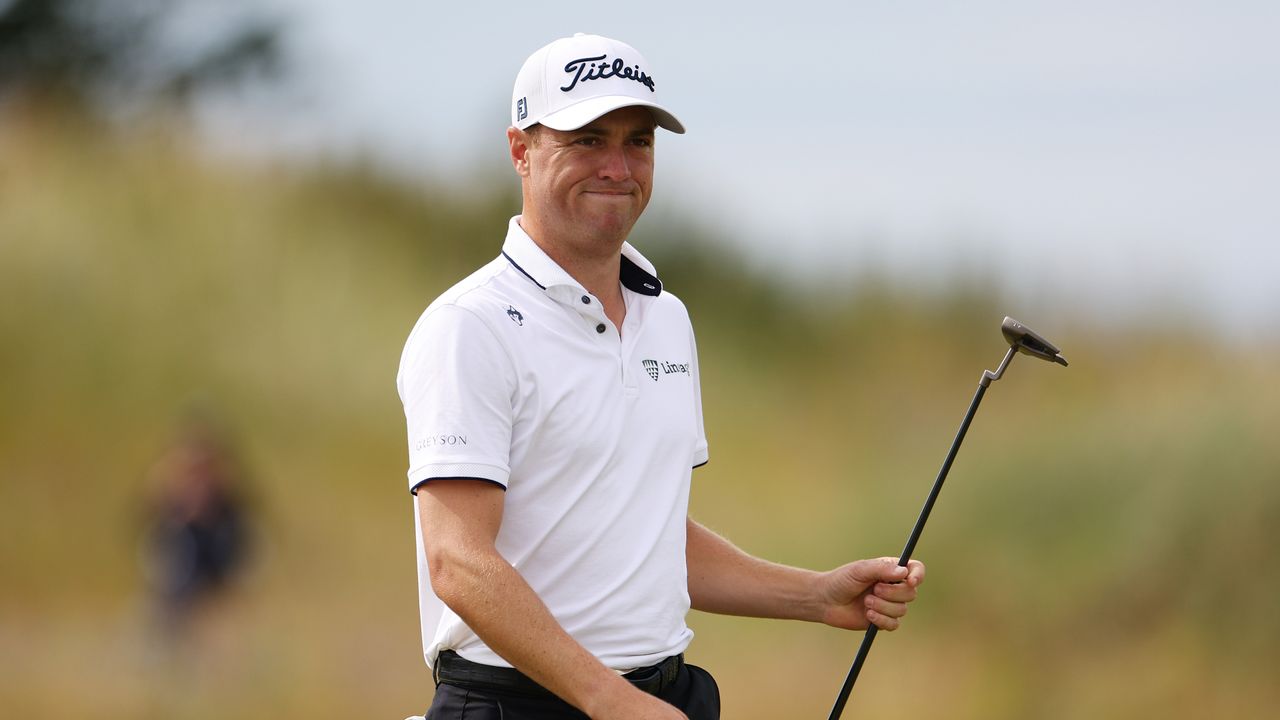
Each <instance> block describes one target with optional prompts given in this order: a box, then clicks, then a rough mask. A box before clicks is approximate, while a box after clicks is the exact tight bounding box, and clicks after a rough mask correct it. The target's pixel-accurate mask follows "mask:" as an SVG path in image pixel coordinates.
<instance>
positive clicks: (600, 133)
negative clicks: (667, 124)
mask: <svg viewBox="0 0 1280 720" xmlns="http://www.w3.org/2000/svg"><path fill="white" fill-rule="evenodd" d="M656 130H657V126H654V127H651V128H645V127H639V128H635V129H633V130H630V131H628V132H627V137H629V138H631V137H653V135H654V133H655V132H656ZM571 132H572V133H573V134H574V135H577V136H581V135H591V136H593V137H604V136H605V135H608V134H609V133H608V132H606V131H605V129H604V128H602V127H600V126H598V125H587V126H585V127H580V128H578V129H577V130H573V131H571Z"/></svg>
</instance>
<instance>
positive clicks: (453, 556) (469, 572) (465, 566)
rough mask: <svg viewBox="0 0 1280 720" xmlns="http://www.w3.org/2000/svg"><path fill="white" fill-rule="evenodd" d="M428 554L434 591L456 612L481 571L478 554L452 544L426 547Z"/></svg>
mask: <svg viewBox="0 0 1280 720" xmlns="http://www.w3.org/2000/svg"><path fill="white" fill-rule="evenodd" d="M426 554H427V568H428V571H429V574H428V577H430V579H431V590H432V592H434V593H435V594H436V597H438V598H440V601H441V602H443V603H444V604H445V605H447V606H449V608H450V609H452V610H454V611H455V612H457V611H458V609H459V608H460V607H461V606H462V605H463V603H464V602H465V599H466V598H467V596H468V595H470V594H472V593H471V588H472V587H474V584H475V583H476V582H477V579H478V578H479V577H480V575H481V574H482V573H481V572H480V571H479V564H480V559H479V554H478V553H476V552H467V551H466V549H464V548H459V547H456V546H453V545H435V544H433V545H429V546H428V547H427V548H426Z"/></svg>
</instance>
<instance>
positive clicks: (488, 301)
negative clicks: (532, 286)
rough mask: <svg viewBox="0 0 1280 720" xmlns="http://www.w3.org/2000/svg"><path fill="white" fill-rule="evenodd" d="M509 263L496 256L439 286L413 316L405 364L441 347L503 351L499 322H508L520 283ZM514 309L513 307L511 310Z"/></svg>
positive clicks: (402, 362) (448, 350)
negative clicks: (436, 293) (443, 287)
mask: <svg viewBox="0 0 1280 720" xmlns="http://www.w3.org/2000/svg"><path fill="white" fill-rule="evenodd" d="M525 283H527V281H525V280H524V279H523V278H521V277H513V271H512V269H511V265H510V263H508V262H506V260H505V259H503V258H502V257H501V256H499V257H498V258H497V259H495V260H493V261H491V262H489V263H487V264H486V265H484V266H483V267H481V268H480V269H478V270H476V271H475V272H474V273H472V274H471V275H469V276H467V277H466V278H464V279H462V280H460V281H459V282H458V283H456V284H455V285H454V286H453V287H451V288H449V289H448V290H446V291H444V292H443V293H441V294H440V296H439V297H437V298H436V299H435V300H434V301H432V302H431V304H430V305H428V306H427V308H426V310H424V311H423V312H422V314H421V315H420V316H419V317H418V320H417V322H416V323H414V326H413V329H412V330H411V331H410V332H409V336H408V338H407V339H406V340H405V345H404V351H403V353H402V354H401V357H400V367H401V371H402V373H403V371H404V369H405V368H406V366H410V365H413V364H415V362H417V361H421V360H422V359H424V358H426V357H431V356H435V355H438V354H440V353H442V352H444V353H453V352H455V351H457V350H460V349H463V348H465V349H467V350H470V351H475V350H491V351H494V352H503V353H504V354H505V348H504V347H503V342H502V334H503V326H502V324H501V323H510V322H511V321H512V320H513V319H514V318H513V317H512V313H513V305H512V303H513V302H514V301H513V299H512V296H513V295H518V294H519V292H520V285H522V284H525ZM516 314H518V311H517V312H516Z"/></svg>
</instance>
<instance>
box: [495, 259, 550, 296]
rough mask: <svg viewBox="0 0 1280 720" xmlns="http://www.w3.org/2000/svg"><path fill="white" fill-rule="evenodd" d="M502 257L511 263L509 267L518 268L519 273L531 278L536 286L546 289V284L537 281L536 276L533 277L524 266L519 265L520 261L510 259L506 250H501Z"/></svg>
mask: <svg viewBox="0 0 1280 720" xmlns="http://www.w3.org/2000/svg"><path fill="white" fill-rule="evenodd" d="M502 257H504V258H506V259H507V262H509V263H511V267H513V268H515V269H517V270H519V271H520V274H521V275H524V276H525V277H527V278H529V279H530V280H532V281H533V284H534V285H537V286H538V287H540V288H542V289H543V290H546V289H547V286H546V285H543V284H542V283H540V282H538V279H537V278H535V277H534V276H532V275H530V274H529V271H528V270H525V269H524V268H522V267H520V263H518V262H516V261H515V260H512V259H511V256H510V255H508V254H507V251H506V250H503V251H502Z"/></svg>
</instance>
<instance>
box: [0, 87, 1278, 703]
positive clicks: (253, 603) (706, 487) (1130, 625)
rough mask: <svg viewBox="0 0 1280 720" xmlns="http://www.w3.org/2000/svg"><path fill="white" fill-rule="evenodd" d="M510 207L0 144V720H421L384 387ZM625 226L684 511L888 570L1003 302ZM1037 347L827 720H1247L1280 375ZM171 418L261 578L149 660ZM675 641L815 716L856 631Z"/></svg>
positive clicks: (733, 684) (1265, 655) (1156, 349)
mask: <svg viewBox="0 0 1280 720" xmlns="http://www.w3.org/2000/svg"><path fill="white" fill-rule="evenodd" d="M0 118H4V116H0ZM513 188H514V183H512V186H511V187H507V188H503V189H502V190H501V191H497V192H495V193H493V194H492V195H490V196H487V197H465V196H460V195H459V194H458V193H456V192H454V191H451V190H450V189H449V188H445V187H425V188H424V187H407V186H404V185H396V184H392V183H390V182H387V181H384V180H381V179H379V178H378V177H377V176H376V175H375V174H372V173H368V172H360V171H356V170H350V169H344V168H313V169H309V170H302V169H297V168H292V169H284V168H264V167H254V168H246V167H243V166H237V165H227V164H222V163H219V162H216V161H213V160H210V159H208V158H201V157H199V156H198V155H197V154H196V153H195V152H193V151H191V150H190V149H188V146H187V144H186V143H185V142H184V141H183V138H182V136H181V135H180V134H178V133H172V132H167V131H163V130H151V131H148V130H135V131H133V132H131V133H130V134H129V135H127V136H125V137H119V136H108V135H107V134H104V133H102V132H100V131H99V130H97V129H96V128H94V127H91V126H85V125H83V124H80V123H77V122H74V121H70V120H67V119H66V118H64V117H60V116H57V115H47V114H41V113H37V112H33V111H27V112H26V113H25V114H21V113H18V112H11V113H10V114H9V115H8V116H7V118H5V119H3V120H2V121H0V528H2V532H3V538H4V542H3V544H2V545H0V647H2V648H3V651H0V677H4V682H3V683H0V708H3V709H4V714H5V715H6V716H8V717H32V718H35V717H78V716H89V717H98V718H142V717H157V718H159V717H164V718H191V719H197V718H215V717H216V718H224V717H234V718H300V717H308V718H353V717H360V718H364V717H368V718H399V717H403V716H405V715H408V714H412V713H416V712H421V711H422V710H423V709H424V708H425V705H426V703H427V700H428V697H429V687H430V678H429V676H428V674H427V672H426V670H425V668H424V666H423V665H422V662H421V657H420V640H419V635H418V632H419V630H418V624H417V615H416V612H417V606H416V595H415V578H414V559H413V555H412V553H413V544H412V514H411V505H410V502H409V496H408V494H407V493H406V492H405V485H404V481H403V477H404V475H403V471H404V463H405V450H404V447H403V444H404V443H403V423H402V420H403V418H402V414H401V409H400V405H399V401H398V398H397V397H396V394H395V388H394V375H395V371H396V366H397V363H398V360H399V352H400V348H401V346H402V343H403V340H404V337H405V335H406V334H407V332H408V330H409V328H410V327H411V325H412V323H413V322H414V320H415V319H416V317H417V316H418V314H419V313H420V312H421V311H422V309H423V308H424V307H425V306H426V304H427V302H429V301H430V300H431V299H432V298H433V297H434V296H435V295H436V294H437V293H438V292H439V291H441V290H442V289H444V288H445V287H447V286H448V285H449V284H450V283H451V282H452V281H453V280H455V279H457V278H459V277H461V276H462V275H463V274H464V273H466V272H468V271H469V270H470V269H472V268H474V267H475V266H477V265H478V264H480V263H481V262H483V261H484V260H486V259H488V258H489V257H491V256H493V255H494V254H495V253H496V252H497V250H498V247H499V243H500V239H501V237H502V234H503V232H504V228H505V223H506V220H507V217H508V216H509V215H510V214H512V213H514V212H515V211H516V210H517V201H516V198H515V197H514V194H513ZM647 222H649V223H651V224H649V225H645V227H644V232H643V233H642V235H643V237H641V238H638V239H637V244H638V245H640V246H641V247H642V249H644V250H645V251H646V252H647V253H649V254H650V255H651V257H653V258H654V259H655V263H656V264H657V265H658V267H659V269H660V270H661V271H662V275H663V277H664V280H665V282H666V283H667V286H668V288H669V289H671V290H673V291H674V292H675V293H677V294H678V295H680V296H681V297H683V298H684V299H685V301H686V302H687V304H688V305H689V307H690V312H691V314H692V315H693V317H694V321H695V323H696V325H697V326H698V328H699V342H700V348H699V349H700V353H701V357H702V364H703V376H704V395H705V406H706V414H707V423H708V432H709V434H710V437H711V443H712V462H711V463H710V464H709V465H708V466H707V467H706V468H703V469H702V470H699V471H698V472H697V473H696V475H695V489H694V498H693V506H694V510H693V512H694V514H695V515H696V516H698V517H699V518H700V519H702V520H703V521H704V522H706V523H708V524H709V525H711V526H712V527H714V528H716V529H718V530H720V531H722V532H724V533H726V534H727V535H729V536H730V537H732V538H734V539H735V540H737V541H738V542H740V544H742V545H743V546H744V547H746V548H747V549H749V550H751V551H753V552H757V553H760V554H763V555H766V556H769V557H773V558H775V559H778V560H780V561H784V562H790V563H798V564H804V565H810V566H830V565H832V564H835V563H839V562H842V561H844V560H847V559H852V558H855V557H863V556H868V555H880V554H885V555H892V554H895V553H896V552H897V551H898V550H899V548H900V545H901V543H902V541H903V540H904V539H905V534H906V532H907V530H908V529H909V527H910V524H911V522H912V521H913V520H914V518H915V513H916V511H917V509H918V506H919V503H920V501H921V500H922V498H923V495H924V493H925V491H926V490H927V488H928V485H929V483H930V482H931V481H932V479H933V476H934V473H935V472H936V470H937V465H938V463H939V462H940V461H941V459H942V455H943V453H944V452H945V450H946V446H947V443H948V442H950V440H951V437H952V434H953V433H954V431H955V429H956V426H957V425H958V423H959V421H960V417H961V415H962V413H963V411H964V408H965V407H966V405H967V403H968V401H969V399H970V396H971V394H972V392H973V390H974V387H975V385H976V382H977V379H978V377H979V376H980V374H981V371H982V369H983V368H985V367H992V366H994V365H995V363H996V362H997V361H998V360H999V357H1000V353H1001V351H1002V348H1001V345H1000V339H999V335H998V332H997V325H998V323H999V321H1000V318H1001V316H1002V315H1003V314H1005V312H1007V310H1006V308H1004V307H1003V306H1002V305H1001V303H1000V300H999V297H998V296H997V295H996V294H995V293H993V292H990V291H986V290H984V289H982V288H983V287H984V284H983V283H982V282H980V280H981V279H978V280H975V281H972V282H957V283H956V285H955V287H954V288H953V289H952V290H951V291H947V292H941V293H934V294H932V295H915V294H913V293H912V292H910V291H908V290H905V289H902V288H895V287H894V286H893V284H892V283H891V282H890V281H888V280H885V279H883V278H877V277H861V278H852V279H849V280H848V281H846V282H845V283H843V284H839V285H836V286H834V287H829V288H827V291H826V292H825V294H824V295H823V296H822V297H818V296H816V295H812V296H811V295H797V294H795V293H789V292H787V291H784V290H783V289H782V288H780V287H778V286H777V285H774V284H770V283H769V282H768V281H767V280H765V279H764V278H763V276H762V275H761V274H759V273H753V272H751V271H750V270H749V269H747V268H746V267H745V266H744V265H742V264H740V263H733V262H726V257H728V253H725V252H721V250H720V247H719V246H718V244H717V242H716V241H715V240H714V239H713V238H710V237H707V236H706V234H705V233H697V232H692V231H689V230H688V229H686V228H683V227H681V226H680V225H679V224H678V223H670V224H668V225H667V226H666V227H656V226H655V225H653V224H652V223H654V222H656V221H655V220H654V219H652V218H651V219H649V220H647ZM645 238H654V239H645ZM656 238H662V239H661V240H658V239H656ZM677 238H678V239H677ZM1009 312H1011V311H1009ZM1012 314H1015V315H1016V314H1017V313H1016V312H1012ZM1023 319H1026V320H1028V321H1029V322H1032V324H1033V325H1034V324H1035V323H1034V318H1023ZM1042 329H1043V330H1044V331H1045V332H1046V333H1047V334H1048V335H1049V336H1050V337H1052V338H1053V339H1054V340H1055V341H1057V342H1059V343H1060V344H1061V346H1062V347H1063V348H1065V352H1066V354H1067V356H1068V358H1070V360H1071V363H1072V366H1071V368H1070V369H1068V370H1063V369H1061V368H1057V367H1052V366H1048V365H1040V364H1032V363H1031V362H1030V361H1028V360H1025V359H1022V360H1018V361H1016V362H1015V364H1014V367H1013V369H1012V370H1011V372H1010V374H1009V376H1008V377H1007V378H1006V379H1005V380H1003V381H1002V382H1001V383H1000V384H999V385H998V386H997V387H996V388H995V389H993V391H992V392H991V393H990V394H989V395H988V398H987V400H986V401H985V402H984V407H983V411H982V414H981V416H980V417H979V419H978V421H977V422H976V423H975V425H974V428H973V430H972V431H971V433H970V436H969V439H968V440H967V441H966V444H965V447H964V450H963V452H962V453H961V455H960V458H959V460H958V461H957V464H956V466H955V468H954V470H953V471H952V473H951V477H950V480H949V484H948V487H947V490H946V492H945V493H944V500H943V502H942V503H941V504H940V505H939V508H938V511H937V512H936V513H935V515H934V519H933V520H931V523H930V527H929V530H928V532H927V533H926V534H925V536H924V539H923V541H922V543H921V545H920V548H919V553H918V554H919V557H921V558H922V559H924V560H926V561H927V562H928V563H929V566H930V575H929V581H928V584H927V586H926V589H927V591H928V592H927V594H926V595H925V596H924V597H923V598H922V599H921V601H920V602H919V603H917V604H916V605H915V606H914V607H913V608H912V614H911V618H910V622H909V623H908V625H907V627H906V628H905V629H904V630H902V631H901V632H898V633H895V634H892V635H885V636H884V637H882V638H881V639H880V642H878V643H877V647H876V651H875V653H873V655H872V658H871V661H870V663H869V664H868V666H867V669H866V671H865V672H864V674H863V677H862V679H861V681H860V682H859V686H858V688H857V689H856V690H855V693H854V696H853V698H852V700H851V703H850V706H849V710H848V712H847V716H848V717H864V716H871V715H872V714H873V713H877V714H879V713H884V712H892V713H893V714H894V715H895V716H900V717H919V718H934V717H937V718H1011V719H1012V718H1018V719H1024V718H1081V717H1090V718H1137V717H1162V718H1166V719H1169V720H1174V719H1177V718H1203V717H1237V718H1243V717H1257V718H1262V717H1269V716H1270V714H1271V713H1272V712H1274V708H1276V707H1277V706H1280V690H1277V686H1276V684H1275V678H1274V676H1275V668H1276V667H1277V666H1280V650H1277V648H1276V646H1275V645H1274V644H1273V642H1272V640H1274V638H1276V637H1280V615H1277V613H1276V612H1275V610H1274V606H1275V598H1277V597H1280V569H1278V568H1277V566H1276V563H1274V562H1273V556H1274V550H1275V547H1276V539H1277V530H1276V529H1277V528H1278V527H1280V484H1278V483H1277V482H1276V481H1277V479H1280V453H1278V452H1277V451H1276V443H1275V439H1274V438H1275V432H1276V431H1275V428H1277V427H1280V371H1278V370H1277V369H1276V366H1275V363H1274V361H1273V360H1271V359H1270V358H1272V357H1274V351H1275V350H1276V348H1275V347H1270V348H1260V349H1262V350H1267V351H1268V352H1245V351H1243V350H1241V349H1239V348H1231V347H1226V348H1224V347H1217V346H1215V345H1214V344H1213V342H1212V341H1211V340H1210V339H1209V338H1207V337H1198V336H1195V335H1193V334H1190V333H1178V332H1173V331H1165V332H1160V333H1155V332H1153V333H1149V334H1148V335H1147V336H1145V337H1139V338H1136V339H1137V340H1139V341H1141V342H1142V343H1144V347H1145V350H1144V352H1143V353H1141V354H1137V353H1131V352H1128V351H1127V349H1126V346H1125V344H1124V343H1123V342H1122V341H1121V338H1122V337H1126V338H1129V339H1133V338H1132V337H1131V336H1128V335H1126V334H1125V333H1124V332H1122V331H1121V330H1118V329H1114V328H1112V329H1110V330H1107V329H1101V328H1098V327H1094V326H1091V325H1090V324H1088V323H1087V322H1085V321H1084V320H1081V321H1079V322H1077V323H1075V324H1074V326H1073V327H1069V328H1060V327H1046V328H1042ZM1251 350H1252V349H1251ZM192 398H203V399H204V402H205V403H206V404H209V405H213V406H215V407H216V408H217V409H218V410H219V411H220V412H221V413H222V414H223V416H224V417H225V418H226V420H227V421H228V422H229V423H230V424H231V425H232V426H233V428H234V429H235V431H236V437H237V438H238V440H239V441H240V443H241V446H242V449H243V451H244V455H245V458H246V461H247V464H248V465H249V467H250V468H251V469H252V470H253V472H254V475H255V478H256V483H255V485H254V486H253V494H254V499H255V505H256V507H257V508H258V511H259V526H260V533H261V536H262V538H263V544H264V553H263V554H262V555H261V557H260V558H259V562H258V565H257V568H256V570H255V572H254V573H253V574H252V575H251V576H250V577H249V578H247V581H246V582H245V583H244V584H243V585H242V586H241V587H240V588H239V591H238V592H237V593H236V594H235V597H234V598H233V599H232V601H231V602H229V603H228V604H226V605H225V606H224V607H221V608H219V610H220V612H218V613H217V614H216V615H215V616H213V617H211V618H209V620H208V622H207V623H205V627H204V628H203V630H202V635H201V636H200V637H199V638H198V640H197V641H196V643H195V644H196V646H197V648H198V652H197V651H193V652H192V653H191V656H190V657H186V658H179V659H178V660H170V661H163V662H161V661H157V660H156V658H154V657H152V656H151V655H149V653H148V651H147V645H146V643H144V642H143V636H144V632H143V629H144V622H143V618H144V615H145V611H146V606H145V597H144V595H143V594H142V591H141V589H140V587H141V585H140V579H139V570H138V563H137V560H136V556H137V547H138V539H139V534H140V527H141V524H140V513H141V507H142V503H143V497H144V496H145V493H146V492H147V487H146V483H145V481H144V474H145V471H146V468H147V467H148V465H149V464H150V463H151V462H152V461H153V460H154V458H155V457H156V455H157V454H158V453H159V452H160V450H161V448H162V447H163V445H164V443H165V441H166V439H167V437H168V435H169V433H170V431H171V428H172V425H173V422H174V419H175V416H176V415H177V413H178V412H179V411H180V410H181V409H182V408H183V407H184V406H185V405H186V404H188V403H189V402H191V400H192ZM692 622H693V624H694V627H695V630H696V631H697V632H698V639H697V640H696V641H695V643H694V646H693V648H692V649H691V652H690V657H691V658H692V659H693V660H694V661H695V662H699V663H703V664H706V665H708V666H709V667H711V668H712V669H713V670H714V671H715V672H716V674H717V676H718V677H719V679H720V681H721V685H722V689H723V691H724V695H725V717H726V718H732V719H734V720H738V719H742V718H809V717H812V718H816V717H825V715H826V712H827V710H828V709H829V706H830V703H831V701H832V699H833V698H834V694H835V692H836V690H837V688H838V686H839V683H840V681H841V679H842V678H843V675H844V672H845V670H846V669H847V667H848V662H849V661H850V660H851V659H852V657H853V652H854V650H855V648H856V645H857V642H858V639H859V638H858V636H856V635H852V634H845V633H841V632H838V631H834V630H830V629H827V628H821V627H812V626H802V625H799V624H791V623H778V622H766V621H757V620H745V619H737V618H719V617H710V616H705V615H700V614H695V615H694V616H693V618H692ZM784 698H785V700H784ZM797 698H799V699H798V700H797Z"/></svg>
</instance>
